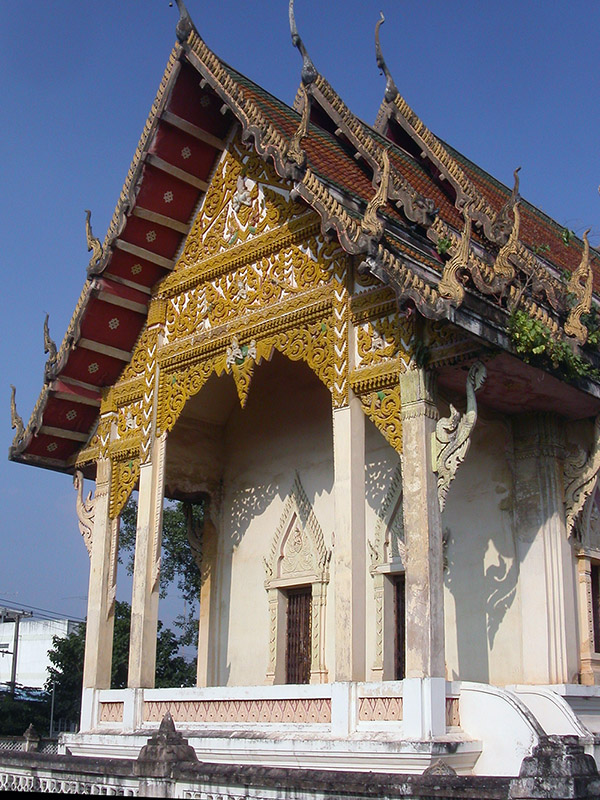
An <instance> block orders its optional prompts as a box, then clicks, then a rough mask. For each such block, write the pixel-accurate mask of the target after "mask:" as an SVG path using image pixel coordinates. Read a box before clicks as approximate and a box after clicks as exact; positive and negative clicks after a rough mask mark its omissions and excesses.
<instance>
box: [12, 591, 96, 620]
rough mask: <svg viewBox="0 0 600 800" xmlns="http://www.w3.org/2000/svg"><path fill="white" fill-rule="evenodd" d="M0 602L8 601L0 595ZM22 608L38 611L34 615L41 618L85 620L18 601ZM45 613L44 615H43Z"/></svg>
mask: <svg viewBox="0 0 600 800" xmlns="http://www.w3.org/2000/svg"><path fill="white" fill-rule="evenodd" d="M0 603H7V604H10V601H8V600H4V599H3V598H1V597H0ZM19 606H21V607H22V608H23V609H27V610H28V611H29V610H31V611H37V612H39V613H38V614H36V616H38V617H41V618H42V619H47V620H53V619H70V620H72V621H73V622H85V620H84V619H82V618H81V617H74V616H73V615H69V614H61V613H60V612H59V611H51V610H50V609H49V608H39V606H30V605H27V603H19ZM44 615H46V616H44Z"/></svg>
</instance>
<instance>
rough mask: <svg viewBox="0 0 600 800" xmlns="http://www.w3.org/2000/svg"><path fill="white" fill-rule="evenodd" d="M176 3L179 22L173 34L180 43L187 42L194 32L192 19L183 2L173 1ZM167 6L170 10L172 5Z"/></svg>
mask: <svg viewBox="0 0 600 800" xmlns="http://www.w3.org/2000/svg"><path fill="white" fill-rule="evenodd" d="M175 2H176V3H177V8H178V9H179V21H178V22H177V27H176V28H175V34H176V35H177V38H178V39H179V41H180V42H182V43H183V42H185V41H187V38H188V36H189V35H190V33H191V32H192V31H193V30H194V23H193V22H192V18H191V17H190V13H189V11H188V10H187V8H186V7H185V3H184V2H183V0H175ZM169 6H170V7H171V8H172V7H173V3H172V2H171V3H169Z"/></svg>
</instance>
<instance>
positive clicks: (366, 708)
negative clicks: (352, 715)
mask: <svg viewBox="0 0 600 800" xmlns="http://www.w3.org/2000/svg"><path fill="white" fill-rule="evenodd" d="M403 710H404V709H403V704H402V698H401V697H359V698H358V719H359V721H360V722H401V721H402V716H403Z"/></svg>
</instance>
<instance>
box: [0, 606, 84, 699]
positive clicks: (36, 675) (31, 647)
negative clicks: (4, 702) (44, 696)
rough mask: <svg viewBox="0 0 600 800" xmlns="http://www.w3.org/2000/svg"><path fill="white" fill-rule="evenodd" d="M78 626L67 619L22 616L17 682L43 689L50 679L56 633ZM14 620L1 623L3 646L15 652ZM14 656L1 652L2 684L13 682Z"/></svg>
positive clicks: (0, 641)
mask: <svg viewBox="0 0 600 800" xmlns="http://www.w3.org/2000/svg"><path fill="white" fill-rule="evenodd" d="M76 628H77V623H76V622H72V621H71V620H68V619H58V620H41V619H26V620H24V619H22V620H21V623H20V625H19V646H18V649H17V674H16V681H17V683H20V684H21V685H22V686H31V687H35V688H41V687H42V686H43V685H44V684H45V682H46V679H47V678H48V672H47V670H48V667H49V666H50V661H49V659H48V650H51V649H52V637H53V636H67V635H68V634H69V633H71V632H72V631H73V630H75V629H76ZM14 629H15V624H14V622H3V623H0V645H7V646H8V650H9V651H10V652H11V653H12V651H13V636H14ZM12 658H13V657H12V655H0V683H6V682H7V681H10V678H11V670H12Z"/></svg>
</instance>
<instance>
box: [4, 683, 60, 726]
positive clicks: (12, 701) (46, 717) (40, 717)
mask: <svg viewBox="0 0 600 800" xmlns="http://www.w3.org/2000/svg"><path fill="white" fill-rule="evenodd" d="M22 694H23V693H22V692H17V694H16V695H15V697H12V695H11V694H10V692H3V693H2V694H0V735H2V736H22V735H23V733H24V732H25V730H26V729H27V728H28V726H29V724H30V723H31V724H32V725H33V727H34V728H35V729H36V731H37V732H38V733H39V734H40V736H44V735H45V736H47V735H48V730H49V726H50V697H49V696H48V695H45V696H43V697H41V698H40V699H39V700H28V699H24V698H23V697H22Z"/></svg>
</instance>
